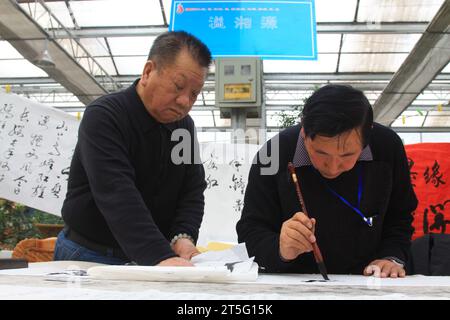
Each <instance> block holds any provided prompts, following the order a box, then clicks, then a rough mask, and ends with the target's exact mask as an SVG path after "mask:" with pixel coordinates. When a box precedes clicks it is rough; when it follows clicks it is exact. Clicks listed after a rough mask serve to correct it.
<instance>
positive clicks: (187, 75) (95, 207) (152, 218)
mask: <svg viewBox="0 0 450 320" xmlns="http://www.w3.org/2000/svg"><path fill="white" fill-rule="evenodd" d="M210 63H211V53H210V51H209V49H208V48H207V47H206V46H205V44H203V43H202V42H201V41H200V40H199V39H197V38H195V37H194V36H192V35H190V34H188V33H186V32H167V33H164V34H162V35H160V36H159V37H157V38H156V40H155V42H154V43H153V46H152V48H151V50H150V54H149V56H148V61H147V62H146V64H145V66H144V70H143V72H142V75H141V78H140V79H138V80H136V81H135V82H134V83H133V85H131V86H130V87H129V88H128V89H126V90H124V91H121V92H117V93H112V94H108V95H105V96H103V97H101V98H99V99H97V100H96V101H94V102H92V103H91V104H90V105H89V106H88V107H87V108H86V111H85V113H84V116H83V119H82V121H81V123H80V128H79V133H78V143H77V145H76V148H75V153H74V156H73V159H72V163H71V167H70V176H69V183H68V191H67V196H66V199H65V201H64V205H63V208H62V217H63V219H64V221H65V224H66V227H65V229H64V230H63V231H62V232H61V233H60V234H59V236H58V240H57V242H56V247H55V257H54V258H55V260H83V261H92V262H99V263H106V264H125V263H128V262H134V263H137V264H139V265H166V266H191V265H192V263H191V262H190V261H189V260H190V258H191V257H192V256H193V255H195V254H197V253H198V251H197V249H196V247H195V242H196V239H197V237H198V230H199V228H200V223H201V221H202V217H203V209H204V197H203V191H204V190H205V187H206V183H205V174H204V169H203V166H202V164H201V163H198V161H197V162H195V161H194V160H195V159H198V158H199V155H198V142H197V140H196V134H195V127H194V122H193V120H192V118H191V117H190V116H188V112H189V111H190V110H191V108H192V106H193V104H194V102H195V101H196V99H197V95H198V94H199V93H200V91H201V89H202V87H203V84H204V82H205V79H206V76H207V72H208V67H209V65H210ZM177 129H184V130H187V132H188V133H189V136H190V138H191V141H190V142H189V145H190V146H191V148H189V149H190V150H189V152H191V153H190V154H189V155H188V158H190V159H191V160H192V161H190V162H189V161H188V163H186V162H183V163H181V164H179V161H174V159H173V157H172V152H171V151H172V148H173V147H174V146H175V145H176V144H177V141H172V139H171V137H172V133H173V132H174V130H177ZM183 152H186V150H183ZM183 158H184V159H185V158H186V154H183Z"/></svg>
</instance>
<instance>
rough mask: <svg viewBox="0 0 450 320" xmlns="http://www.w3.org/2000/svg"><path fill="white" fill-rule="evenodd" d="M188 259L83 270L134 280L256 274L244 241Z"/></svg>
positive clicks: (236, 278) (232, 278) (241, 278)
mask: <svg viewBox="0 0 450 320" xmlns="http://www.w3.org/2000/svg"><path fill="white" fill-rule="evenodd" d="M192 262H193V263H194V267H158V266H154V267H148V266H100V267H93V268H90V269H88V270H87V273H88V275H89V276H90V277H92V278H95V279H110V280H136V281H186V282H245V281H255V280H256V279H257V277H258V265H257V264H256V263H254V262H253V258H249V257H248V254H247V250H246V248H245V244H239V245H237V246H235V247H233V248H231V249H227V250H222V251H208V252H205V253H202V254H199V255H197V256H195V257H194V258H192Z"/></svg>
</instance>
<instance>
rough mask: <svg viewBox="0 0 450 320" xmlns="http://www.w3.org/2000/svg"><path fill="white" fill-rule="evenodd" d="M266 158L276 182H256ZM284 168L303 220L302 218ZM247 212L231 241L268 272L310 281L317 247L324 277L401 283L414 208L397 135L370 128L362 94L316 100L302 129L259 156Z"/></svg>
mask: <svg viewBox="0 0 450 320" xmlns="http://www.w3.org/2000/svg"><path fill="white" fill-rule="evenodd" d="M275 143H279V145H278V146H279V148H277V146H275ZM274 150H279V154H278V152H276V151H274ZM271 152H273V153H274V154H271ZM275 153H276V154H275ZM267 154H271V159H272V161H278V164H279V166H278V172H276V173H275V174H274V175H264V174H261V172H262V170H261V169H264V167H266V166H265V165H264V163H267V161H261V160H262V159H263V157H265V155H267ZM289 162H293V164H294V166H295V167H296V168H295V171H296V175H297V177H298V180H299V184H300V187H301V190H302V192H303V198H304V201H305V206H306V208H307V211H308V214H309V218H308V217H307V216H306V215H305V214H304V213H303V212H301V207H300V204H299V201H298V198H297V194H296V190H295V187H294V184H293V182H292V179H291V176H290V174H289V172H288V169H287V166H288V163H289ZM271 165H272V166H273V164H271ZM244 203H245V205H244V209H243V212H242V217H241V219H240V221H239V222H238V224H237V232H238V239H239V242H245V243H246V246H247V249H248V251H249V254H250V255H253V256H255V260H256V261H257V262H258V264H259V265H260V266H261V267H263V268H264V269H265V270H266V271H267V272H294V273H317V271H318V270H317V265H316V263H315V261H314V258H313V254H312V252H311V251H312V244H313V243H314V242H316V241H317V244H318V246H319V247H320V250H321V252H322V255H323V258H324V262H325V265H326V267H327V269H328V272H330V273H336V274H349V273H353V274H365V275H372V274H374V275H375V276H379V277H394V278H395V277H404V276H405V269H404V265H405V263H406V261H407V258H408V255H409V254H408V253H409V248H410V242H411V235H412V231H413V228H412V226H411V222H412V219H413V217H412V214H411V213H412V212H413V211H414V209H415V208H416V206H417V199H416V196H415V194H414V191H413V188H412V186H411V181H410V175H409V169H408V163H407V159H406V155H405V150H404V147H403V144H402V141H401V139H400V138H399V137H398V136H397V134H396V133H395V132H393V131H392V130H391V129H389V128H386V127H384V126H382V125H380V124H377V123H373V113H372V108H371V106H370V103H369V101H368V100H367V98H366V97H365V96H364V94H363V93H362V92H361V91H359V90H356V89H354V88H352V87H349V86H342V85H327V86H325V87H322V88H320V89H319V90H317V91H316V92H315V93H314V94H313V95H312V96H311V97H310V98H309V99H308V100H307V102H306V104H305V106H304V109H303V111H302V117H301V124H299V125H296V126H293V127H291V128H288V129H286V130H284V131H282V132H281V133H280V134H279V135H278V137H276V138H275V139H272V140H271V141H269V142H268V143H267V144H266V145H265V146H264V147H263V149H262V150H260V152H259V153H258V155H257V162H256V163H255V164H253V166H252V168H251V170H250V175H249V182H248V186H247V190H246V194H245V200H244Z"/></svg>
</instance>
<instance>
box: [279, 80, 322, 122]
mask: <svg viewBox="0 0 450 320" xmlns="http://www.w3.org/2000/svg"><path fill="white" fill-rule="evenodd" d="M317 89H319V86H318V85H315V86H314V87H313V88H312V92H311V94H313V93H314V92H316V91H317ZM308 98H309V96H308V97H305V98H303V100H302V104H301V105H294V106H293V107H292V109H291V110H289V111H281V112H278V113H276V115H277V116H278V117H280V119H279V120H278V125H279V126H280V127H281V128H287V127H291V126H293V125H296V124H297V123H298V122H300V116H301V114H302V110H303V106H304V105H305V103H306V100H308Z"/></svg>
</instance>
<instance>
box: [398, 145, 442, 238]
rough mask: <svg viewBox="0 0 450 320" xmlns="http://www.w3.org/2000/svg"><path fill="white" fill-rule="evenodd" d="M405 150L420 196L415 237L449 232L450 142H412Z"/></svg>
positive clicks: (415, 215)
mask: <svg viewBox="0 0 450 320" xmlns="http://www.w3.org/2000/svg"><path fill="white" fill-rule="evenodd" d="M405 150H406V154H407V157H408V163H409V169H410V176H411V182H412V184H413V187H414V191H415V192H416V196H417V199H418V200H419V204H418V206H417V209H416V211H415V212H414V222H413V226H414V228H415V230H414V234H413V239H416V238H419V237H421V236H423V235H424V234H428V233H450V143H418V144H410V145H406V146H405Z"/></svg>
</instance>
